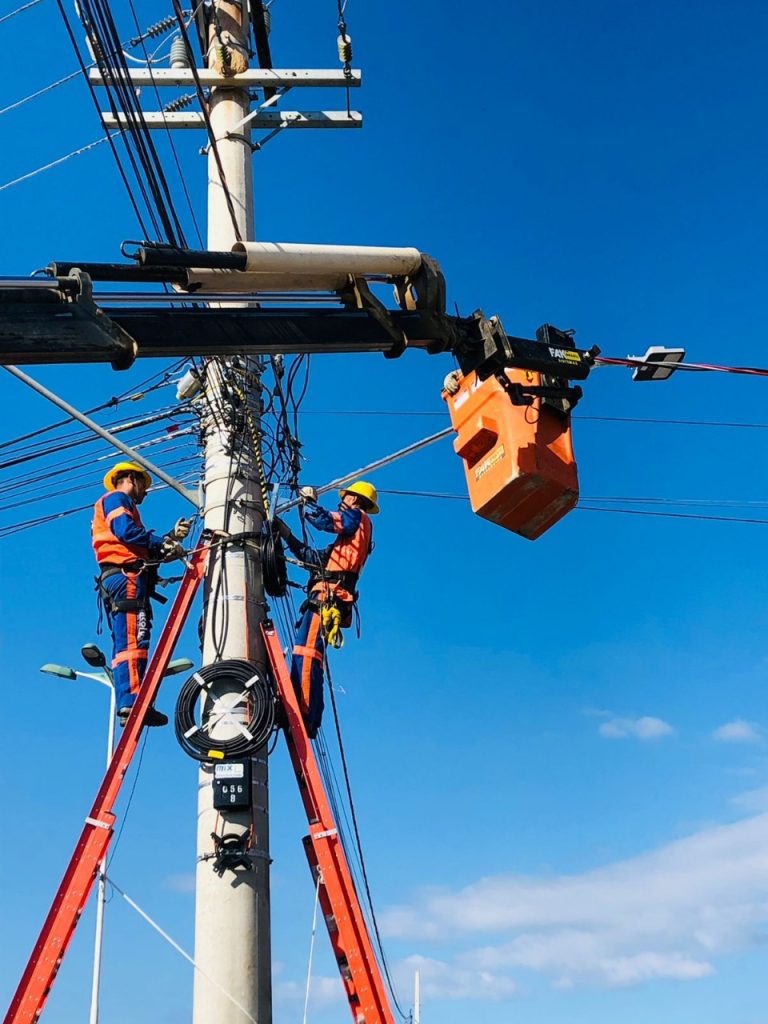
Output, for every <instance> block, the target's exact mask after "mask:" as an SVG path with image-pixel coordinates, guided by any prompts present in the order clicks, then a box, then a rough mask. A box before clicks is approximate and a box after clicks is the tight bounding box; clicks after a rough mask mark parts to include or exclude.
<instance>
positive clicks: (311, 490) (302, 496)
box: [299, 487, 317, 502]
mask: <svg viewBox="0 0 768 1024" xmlns="http://www.w3.org/2000/svg"><path fill="white" fill-rule="evenodd" d="M299 501H309V502H315V501H317V488H316V487H302V488H301V489H300V490H299Z"/></svg>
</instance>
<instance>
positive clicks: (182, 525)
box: [168, 517, 192, 540]
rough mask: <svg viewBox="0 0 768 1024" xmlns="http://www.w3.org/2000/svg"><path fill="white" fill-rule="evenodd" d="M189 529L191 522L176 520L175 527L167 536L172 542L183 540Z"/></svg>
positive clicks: (188, 520)
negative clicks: (171, 538)
mask: <svg viewBox="0 0 768 1024" xmlns="http://www.w3.org/2000/svg"><path fill="white" fill-rule="evenodd" d="M191 528H192V520H191V519H184V518H183V517H182V518H181V519H177V520H176V525H175V526H174V528H173V529H172V530H171V532H170V533H169V534H168V536H169V537H173V539H174V540H184V538H185V537H187V536H188V535H189V531H190V530H191Z"/></svg>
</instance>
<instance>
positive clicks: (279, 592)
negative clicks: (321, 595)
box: [261, 522, 288, 597]
mask: <svg viewBox="0 0 768 1024" xmlns="http://www.w3.org/2000/svg"><path fill="white" fill-rule="evenodd" d="M261 566H262V572H263V577H264V589H265V590H266V592H267V593H268V594H269V596H270V597H285V594H286V591H287V590H288V568H287V566H286V564H285V550H284V548H283V542H282V540H281V539H280V534H279V533H278V532H277V527H276V526H275V524H274V523H266V522H265V523H264V524H263V526H262V528H261Z"/></svg>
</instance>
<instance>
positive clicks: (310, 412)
mask: <svg viewBox="0 0 768 1024" xmlns="http://www.w3.org/2000/svg"><path fill="white" fill-rule="evenodd" d="M303 414H304V415H305V416H396V417H399V418H402V417H405V416H414V417H418V416H432V417H440V418H441V419H445V415H446V414H445V410H444V409H436V410H435V411H434V412H431V411H428V410H426V409H424V410H422V409H304V410H303ZM571 418H572V419H574V420H580V421H581V422H585V421H590V422H595V423H651V424H662V425H670V426H680V427H736V428H740V429H743V430H747V429H751V430H768V423H740V422H737V421H734V422H731V421H729V420H677V419H662V418H656V417H649V416H583V415H581V414H580V413H573V414H572V416H571Z"/></svg>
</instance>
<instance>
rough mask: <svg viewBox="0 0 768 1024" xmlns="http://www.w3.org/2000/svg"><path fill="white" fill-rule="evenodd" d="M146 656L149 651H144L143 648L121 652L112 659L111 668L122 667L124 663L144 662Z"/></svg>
mask: <svg viewBox="0 0 768 1024" xmlns="http://www.w3.org/2000/svg"><path fill="white" fill-rule="evenodd" d="M148 656H149V651H145V650H144V648H143V647H134V648H133V650H130V651H121V652H120V653H119V654H116V655H115V657H114V658H113V659H112V668H117V666H118V665H122V664H123V663H124V662H126V661H146V659H147V657H148Z"/></svg>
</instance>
